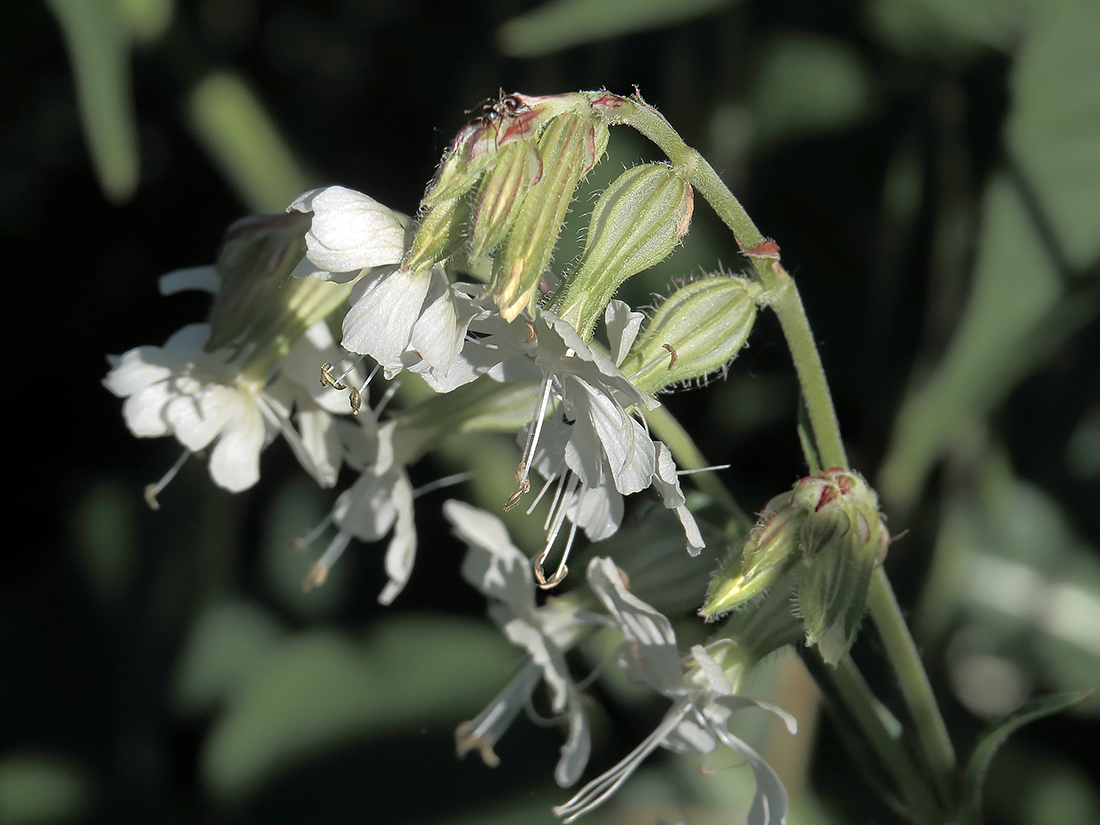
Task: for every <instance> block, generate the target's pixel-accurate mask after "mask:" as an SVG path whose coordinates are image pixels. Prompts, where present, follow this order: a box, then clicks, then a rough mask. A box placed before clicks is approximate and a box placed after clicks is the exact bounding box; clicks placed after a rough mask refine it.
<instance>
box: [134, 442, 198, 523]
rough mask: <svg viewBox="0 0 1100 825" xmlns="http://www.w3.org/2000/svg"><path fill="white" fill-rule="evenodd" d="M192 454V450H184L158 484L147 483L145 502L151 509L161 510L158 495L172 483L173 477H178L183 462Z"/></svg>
mask: <svg viewBox="0 0 1100 825" xmlns="http://www.w3.org/2000/svg"><path fill="white" fill-rule="evenodd" d="M190 456H191V451H190V450H184V451H183V453H182V454H181V455H180V457H179V458H177V459H176V463H175V464H173V465H172V466H171V467H170V468H169V469H168V472H167V473H165V474H164V475H163V476H161V478H160V481H158V482H157V483H156V484H147V485H145V503H146V504H148V505H149V509H150V510H159V509H160V502H159V501H157V496H158V495H160V493H161V491H162V490H164V488H165V487H167V486H168V485H169V483H171V481H172V479H173V478H175V477H176V473H178V472H179V471H180V467H182V466H183V462H185V461H187V459H188V458H190Z"/></svg>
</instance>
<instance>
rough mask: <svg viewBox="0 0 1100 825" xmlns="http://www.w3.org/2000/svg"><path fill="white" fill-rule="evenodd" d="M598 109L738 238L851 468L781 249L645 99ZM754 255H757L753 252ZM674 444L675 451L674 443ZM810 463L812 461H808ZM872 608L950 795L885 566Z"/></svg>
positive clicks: (869, 705) (824, 446)
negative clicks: (644, 140)
mask: <svg viewBox="0 0 1100 825" xmlns="http://www.w3.org/2000/svg"><path fill="white" fill-rule="evenodd" d="M594 105H596V106H598V107H599V108H600V110H601V112H602V114H603V116H604V117H605V118H606V119H607V121H608V123H610V124H614V123H623V124H626V125H629V126H631V127H633V128H634V129H636V130H638V131H639V132H641V133H642V134H643V135H645V136H646V137H648V138H649V139H650V140H652V141H653V142H654V143H655V144H657V146H659V147H660V148H661V149H662V150H663V151H664V153H665V154H666V155H667V156H668V158H669V160H671V161H672V163H673V164H674V165H675V166H676V167H677V168H680V169H682V170H684V171H685V173H686V174H687V176H688V179H689V180H690V181H691V183H692V186H694V187H695V188H696V190H698V191H699V192H700V193H701V194H702V195H703V197H704V198H706V200H707V202H708V203H710V205H711V206H712V207H713V208H714V210H715V211H716V212H717V213H718V215H719V217H720V218H721V219H722V221H723V222H724V223H725V224H726V226H728V227H729V228H730V230H731V231H732V232H733V234H734V236H735V238H736V239H737V242H738V244H739V245H740V247H741V249H742V250H743V251H746V253H747V254H748V255H749V257H750V259H751V260H752V262H753V264H754V266H755V267H756V271H757V274H758V276H759V278H760V281H761V283H762V284H763V286H764V287H765V290H766V291H765V293H764V295H763V296H762V300H763V302H764V303H766V304H767V305H769V306H770V307H771V308H772V310H773V311H774V312H775V314H776V315H777V316H778V318H779V323H780V325H781V326H782V328H783V335H784V337H785V338H786V339H787V346H788V347H789V348H790V351H791V358H792V359H793V361H794V366H795V370H796V372H797V373H798V380H799V383H800V384H801V386H802V393H803V397H804V399H805V404H806V412H807V414H808V416H809V420H810V425H811V428H812V430H813V436H814V440H815V441H816V447H817V454H818V456H819V459H820V461H821V463H822V464H824V465H825V468H826V469H827V468H831V467H841V468H847V467H848V458H847V455H846V453H845V451H844V444H843V441H842V440H841V437H840V427H839V424H838V423H837V419H836V412H835V411H834V409H833V402H832V397H831V395H830V393H829V385H828V383H827V382H826V380H825V371H824V369H823V368H822V366H821V357H820V356H819V354H818V352H817V346H816V345H815V343H814V339H813V333H812V332H811V330H810V324H809V320H808V319H807V317H806V311H805V309H804V308H803V306H802V299H801V297H800V295H799V294H798V289H797V288H796V287H795V284H794V280H793V279H792V278H791V276H790V275H789V274H788V273H787V272H786V270H785V269H783V267H782V266H781V265H780V263H779V260H778V257H777V256H778V249H777V248H776V249H774V250H768V249H764V248H762V246H763V244H764V243H765V241H766V240H767V239H766V238H765V237H764V236H763V235H762V234H761V232H760V230H759V229H757V228H756V225H755V224H754V223H753V222H752V220H751V219H750V218H749V216H748V214H747V213H746V212H745V210H744V208H743V207H742V206H741V204H740V203H739V202H738V201H737V198H735V197H734V196H733V194H732V193H731V192H730V191H729V189H728V188H727V187H726V185H725V184H724V183H723V182H722V180H721V178H719V177H718V174H717V173H716V172H715V171H714V169H713V168H712V167H711V166H710V164H709V163H707V162H706V160H705V159H704V158H703V157H702V156H701V155H700V154H699V153H698V152H696V151H695V150H694V149H692V148H691V147H689V146H688V145H687V144H686V143H684V141H683V139H682V138H681V137H680V136H679V135H678V134H677V133H676V131H675V130H674V129H673V128H672V126H671V125H670V124H669V123H668V121H667V120H665V119H664V117H663V116H662V115H661V114H660V113H659V112H658V111H657V110H656V109H654V108H653V107H651V106H648V105H646V104H645V103H642V102H641V101H636V100H628V99H626V98H617V97H614V96H606V97H605V98H603V99H601V100H597V101H595V103H594ZM758 248H759V249H758ZM753 250H758V251H757V252H756V253H755V254H754V253H753ZM669 446H670V449H672V445H671V444H670V445H669ZM692 446H693V447H694V445H692ZM673 453H674V454H676V451H675V450H673ZM677 459H678V460H680V461H681V462H682V463H683V464H684V466H691V465H690V464H689V463H688V462H687V460H686V459H684V458H681V457H680V456H679V455H677ZM807 459H808V460H810V461H811V462H812V458H811V457H810V456H809V455H807ZM868 604H869V606H870V610H871V616H872V618H873V619H874V622H875V625H876V626H877V627H878V629H879V633H880V635H881V636H882V639H883V643H884V645H885V647H886V653H887V657H888V658H889V659H890V663H891V666H892V667H893V669H894V672H895V673H896V674H897V678H898V681H899V682H900V684H901V689H902V696H903V697H904V699H905V702H906V705H907V706H908V707H909V711H910V713H911V714H912V717H913V721H914V723H915V725H916V728H917V731H916V732H917V737H918V739H919V741H920V744H921V747H922V748H923V750H924V754H925V757H926V759H927V761H928V764H929V766H930V767H931V768H932V771H933V774H934V776H935V777H936V780H937V783H938V784H939V786H940V790H941V792H942V791H944V790H946V789H947V787H948V785H947V779H948V776H949V775H950V773H951V771H952V769H953V768H954V766H955V753H954V749H953V748H952V745H951V740H950V738H949V737H948V735H947V728H946V725H944V722H943V717H942V716H941V715H940V711H939V707H938V706H937V705H936V701H935V698H934V696H933V695H932V689H931V686H930V685H929V682H928V676H927V674H926V673H925V671H924V668H923V666H922V665H921V661H920V657H919V656H918V655H917V650H916V646H915V645H914V644H913V638H912V636H911V635H910V634H909V629H908V627H907V626H906V624H905V620H904V618H903V617H902V615H901V609H900V608H899V607H898V603H897V600H896V599H895V598H894V594H893V591H892V589H891V588H890V583H889V580H888V579H887V578H886V574H885V572H884V571H883V570H882V568H881V567H879V568H876V570H875V573H874V576H873V577H872V580H871V587H870V592H869V594H868ZM827 670H828V669H826V671H827ZM835 673H836V674H837V675H836V677H835V678H833V679H832V681H833V682H834V683H835V684H836V685H837V688H838V690H840V692H841V694H842V695H843V696H844V701H845V704H846V705H848V707H849V708H850V710H851V711H852V712H853V714H855V715H856V717H857V719H858V720H861V728H862V729H863V731H864V734H865V735H866V736H867V737H868V739H869V740H870V741H871V742H872V745H873V746H875V747H876V750H880V749H885V750H880V755H882V756H883V758H884V759H887V756H888V755H889V754H894V755H893V756H890V759H891V760H893V761H890V762H888V764H887V767H888V769H890V770H891V773H892V774H893V775H894V778H895V780H896V781H897V782H898V783H899V787H902V788H905V789H907V790H906V793H907V795H909V796H910V801H911V802H917V801H920V802H923V803H926V802H927V800H920V797H913V796H912V794H913V793H919V792H920V789H918V788H916V787H910V785H911V780H910V779H909V778H907V777H909V776H910V775H912V776H913V780H912V781H916V779H915V774H912V771H911V769H909V768H905V770H903V768H904V767H905V766H904V765H903V764H902V763H901V762H900V761H897V759H896V753H895V751H896V747H895V744H893V743H891V744H889V746H888V743H887V742H886V740H884V739H883V738H882V736H881V735H880V732H879V731H878V729H877V728H876V725H875V724H872V721H871V716H869V715H868V714H871V715H872V716H873V715H874V708H875V707H876V704H877V701H878V700H877V699H875V698H874V696H873V695H872V694H871V693H870V691H869V690H868V689H867V688H866V685H863V684H861V683H862V679H860V680H859V682H856V681H854V676H853V675H852V671H850V670H849V669H847V668H845V667H842V668H838V669H837V671H835ZM857 675H858V674H857ZM827 678H828V677H827ZM879 721H880V722H881V720H879ZM906 761H907V760H906ZM902 774H905V775H904V776H903V775H902Z"/></svg>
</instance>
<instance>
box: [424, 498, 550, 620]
mask: <svg viewBox="0 0 1100 825" xmlns="http://www.w3.org/2000/svg"><path fill="white" fill-rule="evenodd" d="M443 515H445V516H446V517H447V520H448V521H449V522H451V525H452V526H453V527H454V534H455V535H456V536H458V537H459V538H460V539H462V540H463V541H464V542H465V543H466V545H467V547H468V548H469V549H468V550H467V552H466V557H465V559H463V561H462V577H463V578H464V579H466V581H468V582H469V583H470V584H472V585H473V586H474V587H476V588H477V589H478V590H480V591H481V592H482V593H484V594H485V595H486V596H489V597H490V598H493V599H498V600H500V601H501V602H503V603H505V604H506V605H508V606H509V608H510V609H511V610H512V612H513V613H514V614H516V615H521V616H530V615H532V614H533V612H534V609H535V582H534V578H533V576H532V574H531V565H530V563H529V562H528V560H527V557H526V556H524V555H523V553H521V552H520V551H519V550H518V549H517V548H516V546H515V545H514V544H512V541H511V539H510V538H509V537H508V530H507V528H506V527H505V526H504V523H503V522H502V521H501V520H500V519H498V518H497V517H496V516H494V515H491V514H489V513H486V512H485V511H484V510H479V509H478V508H476V507H471V506H470V505H469V504H466V503H464V502H461V501H456V500H455V499H451V500H449V501H446V502H444V504H443Z"/></svg>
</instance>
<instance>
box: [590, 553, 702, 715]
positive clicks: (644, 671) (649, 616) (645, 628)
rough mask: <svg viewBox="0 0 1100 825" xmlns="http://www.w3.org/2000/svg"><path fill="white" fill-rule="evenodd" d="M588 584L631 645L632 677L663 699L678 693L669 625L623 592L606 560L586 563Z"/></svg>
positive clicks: (678, 672)
mask: <svg viewBox="0 0 1100 825" xmlns="http://www.w3.org/2000/svg"><path fill="white" fill-rule="evenodd" d="M588 584H589V586H590V587H591V588H592V591H593V592H594V593H595V594H596V596H597V597H598V598H599V600H600V601H601V602H603V605H604V607H605V608H607V611H608V612H609V613H610V614H611V616H612V618H613V619H614V620H615V623H616V625H617V626H618V628H619V629H620V630H621V631H622V633H623V635H624V636H626V638H627V640H628V641H630V642H632V643H633V644H631V645H630V646H629V650H630V653H631V655H632V657H633V659H634V660H635V661H634V663H633V664H634V667H630V668H629V670H630V671H631V675H632V676H634V677H635V678H641V679H642V680H643V681H645V682H646V683H648V684H649V685H650V686H652V687H653V688H654V689H656V690H658V691H660V692H661V693H664V694H665V695H666V696H671V695H674V694H676V693H678V692H679V689H680V686H681V683H682V681H683V679H682V677H683V668H682V667H681V665H680V654H679V653H678V652H677V650H676V634H675V633H674V632H673V630H672V623H671V622H669V620H668V619H667V618H666V617H665V616H664V615H663V614H662V613H661V612H660V611H658V610H657V609H656V608H654V607H650V606H649V605H648V604H646V603H645V602H643V601H642V600H641V599H639V598H638V597H637V596H635V595H634V594H633V593H631V592H630V591H629V590H627V589H626V587H625V586H624V585H623V580H622V577H621V576H620V575H619V568H617V567H616V566H615V562H613V561H612V560H611V559H609V558H600V557H596V558H593V559H592V561H591V562H589V563H588Z"/></svg>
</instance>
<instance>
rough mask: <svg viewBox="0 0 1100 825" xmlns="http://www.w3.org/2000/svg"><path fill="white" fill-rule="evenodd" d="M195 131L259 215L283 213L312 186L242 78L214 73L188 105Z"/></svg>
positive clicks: (244, 198) (235, 188) (193, 95)
mask: <svg viewBox="0 0 1100 825" xmlns="http://www.w3.org/2000/svg"><path fill="white" fill-rule="evenodd" d="M187 111H188V115H189V121H190V125H191V128H192V130H193V131H194V132H195V135H196V136H197V137H198V139H199V142H200V143H202V145H203V146H204V147H206V151H207V152H209V153H210V156H211V157H212V158H213V160H214V163H215V164H217V166H218V168H219V169H221V172H222V174H223V175H224V176H225V178H226V179H227V180H228V181H229V184H230V185H231V186H232V187H233V190H234V191H235V192H236V193H237V196H238V197H239V198H240V199H241V200H242V201H244V202H245V204H246V205H247V206H248V207H249V208H250V209H252V210H253V211H255V212H261V213H272V212H282V211H283V210H284V209H285V208H286V206H287V204H288V203H290V202H291V201H292V200H293V199H294V197H295V196H296V195H298V194H299V193H300V192H303V191H305V190H306V189H308V188H309V186H310V179H309V176H308V175H307V173H306V172H305V171H304V170H303V169H302V167H301V165H300V164H299V163H298V161H297V160H296V159H295V157H294V153H293V152H292V151H291V149H290V147H289V145H288V144H287V141H286V138H284V137H283V135H282V132H281V131H280V130H279V127H278V126H277V125H276V124H275V122H274V121H273V120H272V118H271V115H270V114H269V113H268V111H267V109H266V108H265V107H264V105H263V103H262V102H261V101H260V99H259V98H258V97H257V96H256V94H255V93H254V92H253V91H252V89H251V88H250V87H249V86H248V84H247V83H245V81H244V80H242V79H241V78H240V77H238V76H237V75H234V74H231V73H229V72H213V73H211V74H209V75H207V76H206V77H205V78H203V79H202V80H200V81H199V82H198V83H197V84H196V85H195V88H194V89H192V90H191V94H190V95H189V97H188V100H187Z"/></svg>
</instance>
